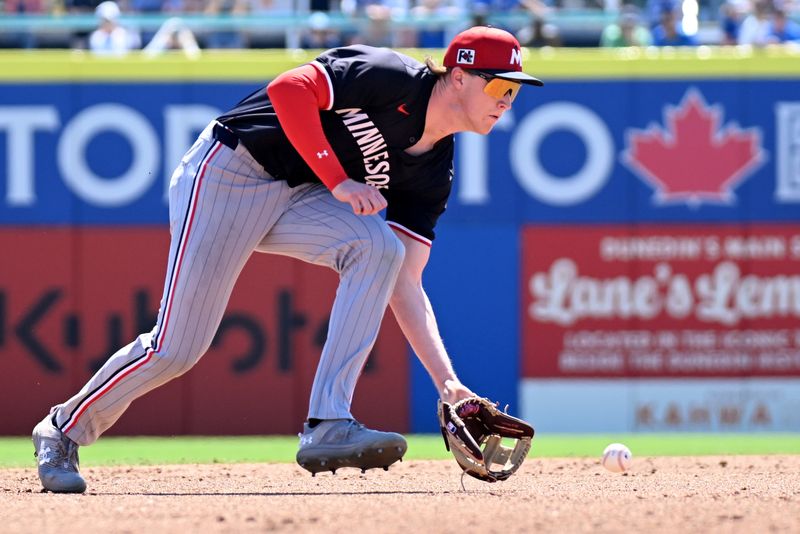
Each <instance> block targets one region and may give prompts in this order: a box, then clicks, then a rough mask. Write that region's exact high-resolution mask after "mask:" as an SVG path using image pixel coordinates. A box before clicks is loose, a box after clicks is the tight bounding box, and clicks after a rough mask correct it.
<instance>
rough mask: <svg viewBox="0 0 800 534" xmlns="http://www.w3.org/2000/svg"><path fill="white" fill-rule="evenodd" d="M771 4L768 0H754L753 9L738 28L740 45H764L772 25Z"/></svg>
mask: <svg viewBox="0 0 800 534" xmlns="http://www.w3.org/2000/svg"><path fill="white" fill-rule="evenodd" d="M771 14H772V6H771V5H770V3H769V0H754V1H753V11H752V13H750V14H749V15H747V17H745V19H744V20H743V21H742V25H741V27H740V28H739V39H738V41H737V42H738V43H739V44H740V45H751V46H766V44H767V43H768V42H769V32H770V28H771V26H772V20H771V17H770V16H771Z"/></svg>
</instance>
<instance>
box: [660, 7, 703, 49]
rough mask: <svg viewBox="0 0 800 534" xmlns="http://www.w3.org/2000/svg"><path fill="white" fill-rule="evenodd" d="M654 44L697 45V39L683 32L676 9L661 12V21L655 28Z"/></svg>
mask: <svg viewBox="0 0 800 534" xmlns="http://www.w3.org/2000/svg"><path fill="white" fill-rule="evenodd" d="M653 44H654V45H656V46H695V45H696V44H697V41H695V39H694V38H693V37H692V36H690V35H686V34H685V33H684V32H683V29H682V28H681V27H680V24H678V20H677V16H676V13H675V11H673V10H671V9H668V10H666V11H664V12H663V13H661V23H660V24H659V25H658V26H656V27H655V28H653Z"/></svg>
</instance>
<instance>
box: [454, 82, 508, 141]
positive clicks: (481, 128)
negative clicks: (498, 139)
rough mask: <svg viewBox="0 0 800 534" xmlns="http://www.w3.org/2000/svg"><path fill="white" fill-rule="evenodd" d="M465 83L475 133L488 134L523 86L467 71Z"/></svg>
mask: <svg viewBox="0 0 800 534" xmlns="http://www.w3.org/2000/svg"><path fill="white" fill-rule="evenodd" d="M464 72H466V73H467V74H468V76H465V83H467V84H469V85H470V86H471V87H470V88H469V90H468V95H469V97H470V98H469V99H468V100H469V102H468V104H469V105H468V107H467V109H468V113H469V115H470V121H471V122H472V124H473V127H474V128H473V131H475V132H478V133H481V134H487V133H489V132H490V131H491V130H492V128H493V127H494V125H495V124H496V123H497V121H498V120H500V117H502V116H503V113H505V112H506V111H507V110H509V109H511V103H512V102H513V101H514V99H515V98H516V97H517V93H518V92H519V89H520V87H521V84H519V83H516V82H510V81H508V80H501V79H500V78H495V77H493V76H492V75H491V74H486V73H485V72H480V71H475V70H465V71H464Z"/></svg>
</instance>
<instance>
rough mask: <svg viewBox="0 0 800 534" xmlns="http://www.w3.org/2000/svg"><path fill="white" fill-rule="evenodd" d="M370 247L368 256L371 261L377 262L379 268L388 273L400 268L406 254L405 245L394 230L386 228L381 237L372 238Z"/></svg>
mask: <svg viewBox="0 0 800 534" xmlns="http://www.w3.org/2000/svg"><path fill="white" fill-rule="evenodd" d="M371 247H372V250H371V251H370V252H371V253H370V257H371V258H372V260H373V262H375V263H377V264H378V268H379V269H380V270H384V271H387V272H390V273H394V272H397V271H399V270H400V266H401V265H403V259H404V258H405V256H406V247H405V246H404V245H403V242H402V241H400V239H399V238H398V237H397V236H396V235H395V234H394V232H392V231H391V230H388V231H387V232H385V233H384V234H383V235H382V236H381V239H375V240H373V241H372V244H371Z"/></svg>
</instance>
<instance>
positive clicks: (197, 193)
mask: <svg viewBox="0 0 800 534" xmlns="http://www.w3.org/2000/svg"><path fill="white" fill-rule="evenodd" d="M222 146H223V145H222V143H220V142H217V146H216V147H215V148H214V150H212V151H211V154H210V155H208V156H207V157H206V159H205V161H204V162H203V164H202V166H201V168H200V174H199V175H198V177H197V185H196V186H195V189H194V198H193V199H192V208H191V211H190V212H189V222H188V223H187V225H186V232H185V233H184V235H183V243H181V245H180V250H179V252H178V256H177V257H176V258H175V264H176V267H175V277H174V278H173V279H172V287H170V288H169V289H168V291H167V300H166V304H167V307H166V310H165V312H164V326H162V327H161V329H160V330H159V332H158V339H156V342H155V343H154V344H153V348H154V349H155V351H156V352H158V351H160V350H161V342H162V341H163V340H164V334H165V333H166V331H167V326H169V317H170V313H171V312H172V303H173V302H174V301H175V299H174V298H172V297H173V295H174V293H175V287H176V286H177V285H178V278H180V275H181V267H183V255H184V253H185V252H186V244H187V243H188V242H189V236H190V235H191V233H192V226H193V225H194V215H195V213H196V212H197V200H198V199H199V198H200V186H201V185H202V184H203V177H204V176H205V174H206V169H208V162H209V161H211V160H212V159H214V156H216V155H217V152H219V150H220V149H221V148H222Z"/></svg>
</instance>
